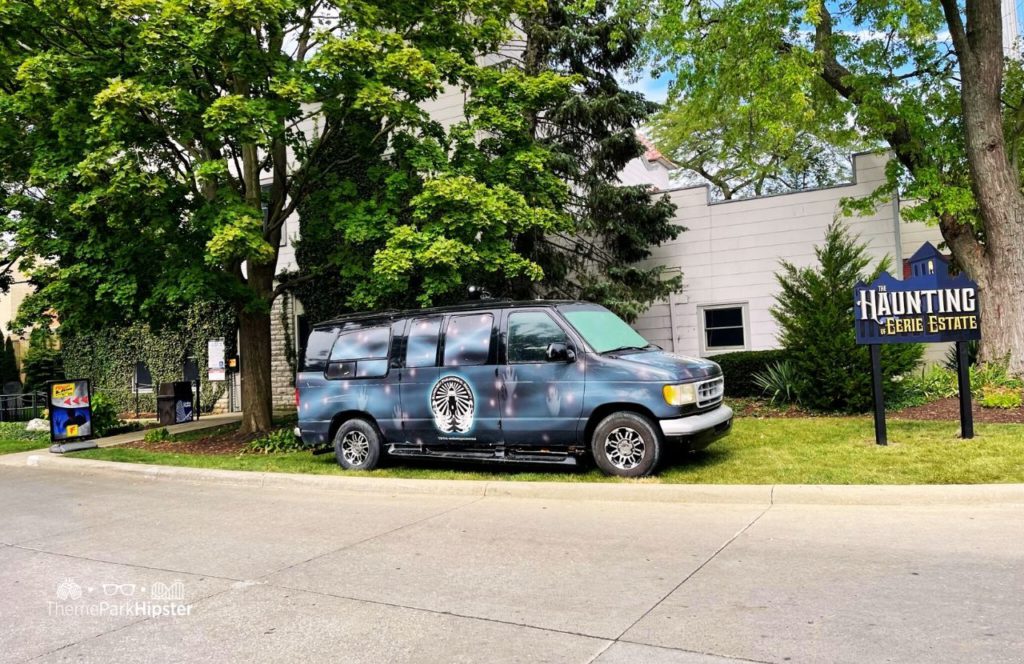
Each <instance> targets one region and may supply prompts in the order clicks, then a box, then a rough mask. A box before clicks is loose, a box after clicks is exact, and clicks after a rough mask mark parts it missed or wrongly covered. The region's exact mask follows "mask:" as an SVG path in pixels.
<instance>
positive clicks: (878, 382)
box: [868, 344, 889, 445]
mask: <svg viewBox="0 0 1024 664" xmlns="http://www.w3.org/2000/svg"><path fill="white" fill-rule="evenodd" d="M868 350H869V351H870V352H871V392H872V395H873V396H874V398H875V399H874V403H875V442H876V443H878V444H879V445H888V444H889V440H888V437H887V436H886V431H885V393H884V392H883V391H882V347H881V346H880V345H878V344H871V345H870V346H868Z"/></svg>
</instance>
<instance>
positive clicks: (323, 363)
mask: <svg viewBox="0 0 1024 664" xmlns="http://www.w3.org/2000/svg"><path fill="white" fill-rule="evenodd" d="M337 336H338V328H336V327H330V328H320V329H315V330H313V331H312V332H310V334H309V340H307V341H306V355H305V357H303V359H302V370H303V371H323V370H324V369H325V368H326V367H327V358H328V357H330V355H331V346H333V345H334V340H335V339H336V338H337Z"/></svg>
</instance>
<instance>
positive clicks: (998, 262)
mask: <svg viewBox="0 0 1024 664" xmlns="http://www.w3.org/2000/svg"><path fill="white" fill-rule="evenodd" d="M1004 213H1005V214H1006V215H1007V216H1008V217H1009V218H1010V219H1008V220H1007V221H1006V222H1005V223H1003V224H991V225H989V228H990V229H991V230H990V231H989V237H988V238H987V241H986V243H985V259H984V261H983V265H984V268H983V269H982V270H981V271H980V272H981V273H980V274H978V275H975V279H976V280H977V281H978V288H979V291H980V292H979V297H980V299H981V347H980V349H979V353H978V361H979V362H1003V361H1006V362H1008V364H1009V369H1010V371H1011V372H1012V373H1015V374H1017V375H1021V376H1024V201H1021V202H1020V203H1019V204H1017V205H1014V206H1010V209H1007V210H1005V211H1004Z"/></svg>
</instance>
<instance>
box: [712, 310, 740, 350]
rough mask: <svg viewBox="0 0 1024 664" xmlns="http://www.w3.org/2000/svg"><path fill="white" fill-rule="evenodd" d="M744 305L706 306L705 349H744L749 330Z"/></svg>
mask: <svg viewBox="0 0 1024 664" xmlns="http://www.w3.org/2000/svg"><path fill="white" fill-rule="evenodd" d="M745 313H746V312H745V310H744V306H743V305H729V306H716V307H704V308H703V310H702V314H701V315H702V316H703V323H704V339H703V341H704V350H705V351H724V350H743V349H745V348H746V346H747V332H746V325H745V321H744V316H745Z"/></svg>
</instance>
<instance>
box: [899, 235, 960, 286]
mask: <svg viewBox="0 0 1024 664" xmlns="http://www.w3.org/2000/svg"><path fill="white" fill-rule="evenodd" d="M907 267H908V268H909V271H907V272H905V273H904V275H903V278H904V279H908V278H910V279H912V278H914V277H926V276H928V275H932V274H936V272H938V274H939V276H949V259H948V258H946V257H945V256H943V255H942V254H941V253H940V252H939V250H938V249H936V248H935V247H934V246H933V245H932V243H931V242H925V243H924V244H922V245H921V248H920V249H918V250H917V251H915V252H914V255H913V256H911V257H910V258H909V259H908V260H907Z"/></svg>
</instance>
